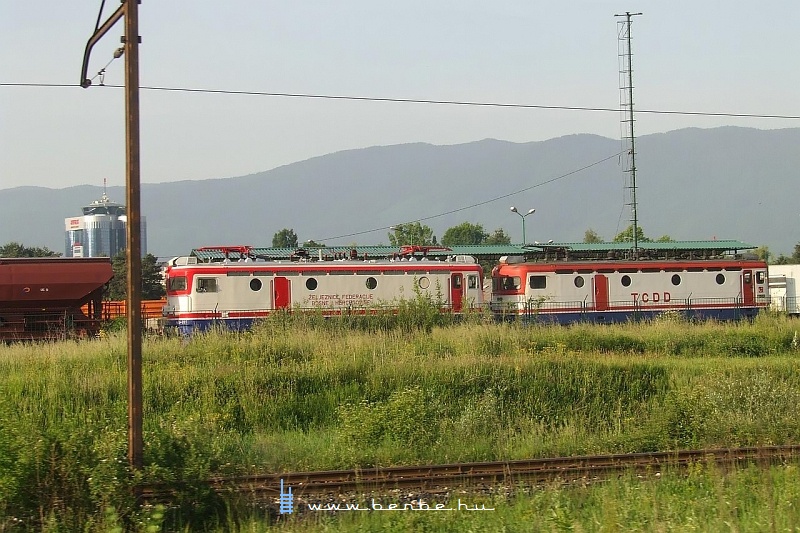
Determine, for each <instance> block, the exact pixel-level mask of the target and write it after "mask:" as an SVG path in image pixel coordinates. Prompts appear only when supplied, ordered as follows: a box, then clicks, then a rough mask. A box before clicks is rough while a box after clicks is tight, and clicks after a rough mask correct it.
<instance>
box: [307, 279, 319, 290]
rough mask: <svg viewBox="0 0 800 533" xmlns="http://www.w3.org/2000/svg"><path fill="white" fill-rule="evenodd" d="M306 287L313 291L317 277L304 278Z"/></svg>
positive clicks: (315, 287)
mask: <svg viewBox="0 0 800 533" xmlns="http://www.w3.org/2000/svg"><path fill="white" fill-rule="evenodd" d="M306 289H308V290H310V291H313V290H316V289H317V279H316V278H308V279H307V280H306Z"/></svg>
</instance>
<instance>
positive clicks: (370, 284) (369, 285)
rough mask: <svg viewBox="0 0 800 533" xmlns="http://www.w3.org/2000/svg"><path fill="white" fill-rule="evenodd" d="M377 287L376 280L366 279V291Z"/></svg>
mask: <svg viewBox="0 0 800 533" xmlns="http://www.w3.org/2000/svg"><path fill="white" fill-rule="evenodd" d="M377 286H378V280H377V279H375V278H373V277H369V278H367V288H368V289H374V288H375V287H377Z"/></svg>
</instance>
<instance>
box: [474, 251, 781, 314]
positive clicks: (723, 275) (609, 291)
mask: <svg viewBox="0 0 800 533" xmlns="http://www.w3.org/2000/svg"><path fill="white" fill-rule="evenodd" d="M514 259H515V258H501V261H500V264H499V265H498V266H496V267H495V268H494V269H493V271H492V297H491V304H490V305H491V308H492V311H493V312H494V313H495V315H496V316H498V317H503V318H523V319H529V320H544V321H548V322H556V323H561V324H568V323H572V322H580V321H586V322H606V323H609V322H624V321H627V320H632V319H642V318H651V317H653V316H655V315H657V314H659V313H663V312H665V311H672V312H678V313H681V314H682V315H684V316H687V317H691V318H714V319H719V320H735V319H741V318H748V317H754V316H755V315H756V314H757V313H758V312H759V311H760V310H762V309H765V308H767V307H768V305H769V287H768V277H767V264H766V263H765V262H764V261H759V260H735V259H717V260H707V259H698V260H646V261H644V260H638V261H637V260H605V261H602V260H595V261H555V262H553V261H549V262H523V261H522V260H521V258H520V260H519V261H514Z"/></svg>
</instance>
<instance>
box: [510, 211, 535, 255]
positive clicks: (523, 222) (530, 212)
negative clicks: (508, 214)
mask: <svg viewBox="0 0 800 533" xmlns="http://www.w3.org/2000/svg"><path fill="white" fill-rule="evenodd" d="M511 211H513V212H514V213H516V214H518V215H519V216H520V217H522V245H523V246H524V245H525V217H526V216H528V215H532V214H534V213H535V212H536V209H529V210H528V212H527V213H525V214H524V215H523V214H522V213H520V212H519V211H517V208H516V207H514V206H513V205H512V206H511Z"/></svg>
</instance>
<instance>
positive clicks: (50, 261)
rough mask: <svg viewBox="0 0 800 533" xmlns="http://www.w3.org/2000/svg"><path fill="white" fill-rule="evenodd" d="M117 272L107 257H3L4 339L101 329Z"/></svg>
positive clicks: (89, 333) (0, 336)
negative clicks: (104, 302)
mask: <svg viewBox="0 0 800 533" xmlns="http://www.w3.org/2000/svg"><path fill="white" fill-rule="evenodd" d="M112 277H113V271H112V269H111V259H109V258H107V257H91V258H61V257H46V258H44V257H43V258H0V340H6V341H10V340H40V339H41V340H54V339H64V338H71V337H93V336H96V335H98V334H99V332H100V319H101V316H102V315H101V312H102V299H103V291H104V290H105V287H106V284H107V283H108V282H109V281H110V280H111V278H112Z"/></svg>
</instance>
